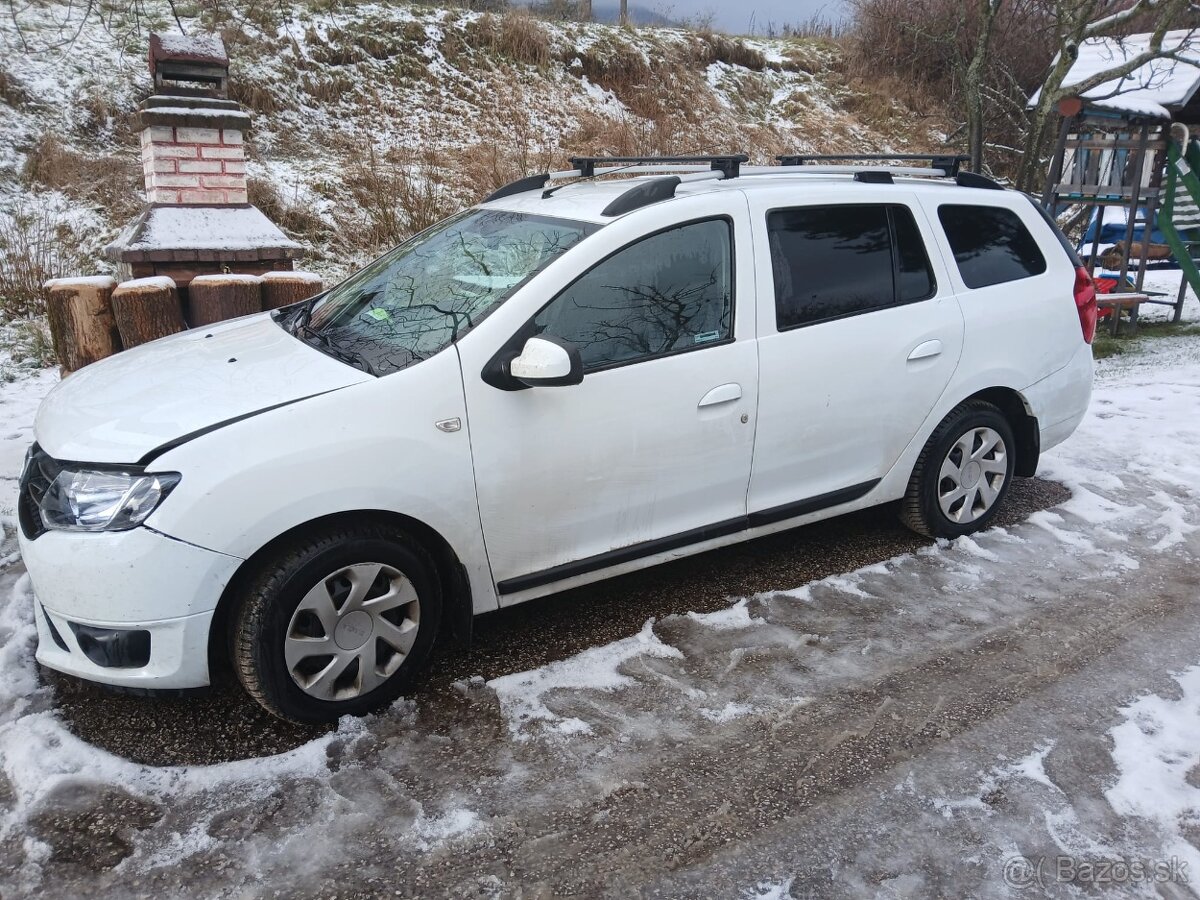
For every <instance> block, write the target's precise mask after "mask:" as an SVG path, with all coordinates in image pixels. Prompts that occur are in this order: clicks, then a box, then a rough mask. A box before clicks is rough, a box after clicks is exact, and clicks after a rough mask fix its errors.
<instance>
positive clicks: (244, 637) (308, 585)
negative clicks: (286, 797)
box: [231, 525, 442, 723]
mask: <svg viewBox="0 0 1200 900" xmlns="http://www.w3.org/2000/svg"><path fill="white" fill-rule="evenodd" d="M441 609H442V598H441V591H440V586H439V583H438V580H437V577H436V574H435V570H434V567H433V563H432V561H431V560H430V559H429V556H428V554H426V553H425V552H424V550H423V549H422V548H421V547H420V546H419V545H418V544H416V543H415V542H413V541H412V540H410V539H409V538H408V537H407V536H405V535H404V534H402V533H400V532H398V531H394V530H392V529H390V528H386V527H383V526H377V525H360V526H354V527H352V528H349V529H339V530H333V531H330V532H328V533H325V534H321V535H314V536H309V537H307V538H304V539H301V540H299V541H296V542H295V543H293V544H291V545H289V546H287V547H284V548H282V549H281V550H280V551H279V552H277V553H275V554H272V556H271V557H270V559H268V560H267V561H265V562H264V564H263V565H262V566H261V567H260V569H259V572H258V575H257V577H255V578H253V579H251V581H250V583H249V585H248V587H247V589H246V590H245V591H244V593H243V595H242V597H241V603H240V607H239V609H238V611H237V614H236V615H235V616H234V619H233V634H232V641H231V643H232V656H233V663H234V670H235V672H236V673H237V676H238V679H239V680H240V681H241V683H242V685H243V686H244V687H245V688H246V691H247V692H248V693H249V694H250V695H251V696H252V697H254V699H255V700H257V701H258V702H259V703H261V704H262V705H263V706H264V707H266V709H268V710H269V711H270V712H272V713H274V714H275V715H277V716H279V717H280V718H284V719H288V720H290V721H293V722H302V723H317V722H328V721H332V720H335V719H337V718H339V717H340V716H343V715H347V714H349V715H361V714H363V713H367V712H371V711H373V710H376V709H379V708H380V707H382V706H385V705H387V704H389V703H391V702H392V701H393V700H395V699H396V698H397V697H398V696H400V694H401V693H402V692H403V691H404V690H405V689H406V688H407V687H409V686H411V684H412V682H413V679H414V676H415V675H416V674H417V673H418V672H419V671H420V669H421V668H422V666H423V665H424V663H425V662H426V661H427V660H428V658H429V656H430V653H431V652H432V649H433V645H434V639H435V637H436V636H437V629H438V624H439V621H440V619H441Z"/></svg>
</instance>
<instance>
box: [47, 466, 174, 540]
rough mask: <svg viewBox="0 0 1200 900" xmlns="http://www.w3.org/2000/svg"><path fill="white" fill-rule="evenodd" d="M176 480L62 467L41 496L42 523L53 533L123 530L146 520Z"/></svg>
mask: <svg viewBox="0 0 1200 900" xmlns="http://www.w3.org/2000/svg"><path fill="white" fill-rule="evenodd" d="M179 477H180V476H179V473H178V472H157V473H155V474H153V475H147V474H142V473H140V472H120V471H111V470H110V471H103V470H97V469H71V468H64V469H63V470H62V471H61V472H59V473H58V475H57V476H56V477H55V479H54V481H53V482H52V483H51V484H50V488H49V489H48V490H47V491H46V493H45V496H43V497H42V502H41V514H42V522H43V523H44V524H45V526H46V527H47V528H50V529H53V530H55V531H127V530H129V529H130V528H136V527H137V526H138V525H141V524H142V523H143V522H145V521H146V519H147V517H149V515H150V513H152V512H154V509H155V507H157V506H158V504H159V503H161V502H162V499H163V498H164V497H165V496H167V494H169V493H170V492H171V489H172V488H173V487H175V485H177V484H179Z"/></svg>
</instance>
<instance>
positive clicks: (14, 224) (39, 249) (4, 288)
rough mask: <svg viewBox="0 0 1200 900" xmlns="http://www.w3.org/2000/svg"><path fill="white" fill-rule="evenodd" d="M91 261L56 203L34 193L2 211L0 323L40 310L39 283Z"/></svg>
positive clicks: (42, 306)
mask: <svg viewBox="0 0 1200 900" xmlns="http://www.w3.org/2000/svg"><path fill="white" fill-rule="evenodd" d="M89 265H90V263H89V262H88V259H87V257H86V256H85V254H84V253H83V251H82V250H81V249H80V247H79V239H78V237H77V236H76V235H75V233H74V230H73V229H72V228H71V226H70V224H69V223H68V222H67V221H66V220H65V219H64V217H63V214H62V210H61V204H60V203H56V202H55V201H54V200H53V199H52V198H47V197H39V196H35V197H33V198H32V199H19V200H17V201H16V202H15V203H14V204H12V205H11V206H9V207H8V208H7V209H0V322H10V321H12V320H14V319H23V318H29V317H31V316H40V315H42V314H44V313H45V311H46V297H45V292H44V291H43V285H44V284H45V283H46V282H47V281H49V280H50V279H51V278H61V277H63V276H66V275H78V274H79V273H80V272H84V271H87V268H88V266H89Z"/></svg>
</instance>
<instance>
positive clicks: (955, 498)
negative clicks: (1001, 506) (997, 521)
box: [937, 428, 1008, 525]
mask: <svg viewBox="0 0 1200 900" xmlns="http://www.w3.org/2000/svg"><path fill="white" fill-rule="evenodd" d="M1006 478H1008V448H1006V447H1005V446H1004V439H1003V438H1002V437H1000V433H999V432H997V431H995V430H994V429H992V428H972V429H971V430H970V431H968V432H967V433H966V434H964V435H962V436H961V437H960V438H959V439H958V440H957V441H955V442H954V446H952V447H951V448H950V452H949V453H947V454H946V458H945V459H944V460H943V461H942V468H941V471H940V472H939V473H938V488H937V494H938V506H940V507H941V510H942V514H943V515H945V517H946V518H947V519H949V520H950V521H951V522H954V523H956V524H959V525H967V524H969V523H971V522H974V521H976V520H977V519H979V518H980V517H982V516H983V515H984V514H986V513H987V511H988V510H989V509H991V508H992V507H993V506H994V505H995V503H996V498H998V497H999V496H1000V489H1001V488H1002V487H1003V486H1004V481H1005V479H1006Z"/></svg>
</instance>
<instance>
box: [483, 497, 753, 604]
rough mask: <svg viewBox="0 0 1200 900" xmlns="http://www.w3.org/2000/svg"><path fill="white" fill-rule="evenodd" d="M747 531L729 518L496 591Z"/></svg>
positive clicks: (508, 590) (512, 590)
mask: <svg viewBox="0 0 1200 900" xmlns="http://www.w3.org/2000/svg"><path fill="white" fill-rule="evenodd" d="M745 530H746V519H745V517H744V516H742V517H739V518H736V519H726V520H725V521H724V522H717V523H716V524H715V525H705V526H704V527H702V528H693V529H692V530H691V531H683V532H680V533H679V534H672V535H670V536H668V537H664V538H656V539H655V540H653V541H644V542H642V543H640V544H633V545H631V546H629V547H618V548H617V549H616V550H609V551H608V552H607V553H600V554H598V555H596V556H589V557H588V558H587V559H580V560H576V561H575V562H569V563H563V564H562V565H561V566H555V567H554V568H552V569H543V570H542V571H540V572H533V573H531V574H529V575H518V576H517V577H516V578H507V579H505V580H504V581H501V582H500V583H499V584H497V585H496V590H498V591H499V592H500V593H501V594H515V593H516V592H517V591H523V590H526V589H528V588H534V587H541V586H542V585H543V584H552V583H553V582H555V581H562V580H563V579H565V578H573V577H574V576H576V575H585V574H587V573H588V572H595V571H597V570H599V569H607V568H608V567H609V566H617V565H620V564H621V563H625V562H632V561H633V560H635V559H641V558H642V557H645V556H653V555H654V554H655V553H666V552H667V551H668V550H678V549H679V548H680V547H686V546H688V545H689V544H699V543H700V542H701V541H710V540H712V539H713V538H718V537H725V535H727V534H737V533H738V532H739V531H745Z"/></svg>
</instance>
